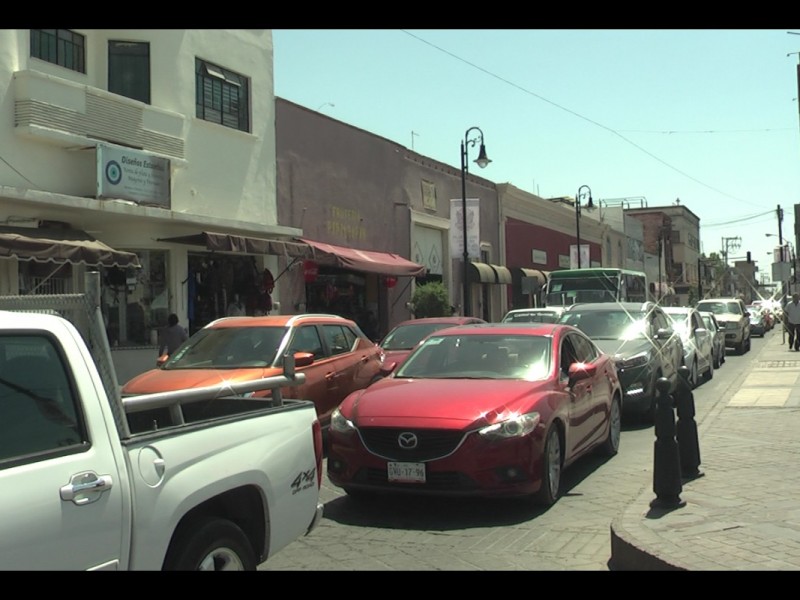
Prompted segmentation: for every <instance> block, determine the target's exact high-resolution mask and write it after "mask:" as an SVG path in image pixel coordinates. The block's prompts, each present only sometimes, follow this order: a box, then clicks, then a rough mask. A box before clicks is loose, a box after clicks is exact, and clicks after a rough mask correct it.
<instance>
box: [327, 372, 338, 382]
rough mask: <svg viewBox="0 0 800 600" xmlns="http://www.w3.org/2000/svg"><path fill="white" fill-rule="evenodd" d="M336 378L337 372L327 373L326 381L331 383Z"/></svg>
mask: <svg viewBox="0 0 800 600" xmlns="http://www.w3.org/2000/svg"><path fill="white" fill-rule="evenodd" d="M334 377H336V372H335V371H334V372H333V373H325V379H326V380H327V381H331V380H332V379H333V378H334Z"/></svg>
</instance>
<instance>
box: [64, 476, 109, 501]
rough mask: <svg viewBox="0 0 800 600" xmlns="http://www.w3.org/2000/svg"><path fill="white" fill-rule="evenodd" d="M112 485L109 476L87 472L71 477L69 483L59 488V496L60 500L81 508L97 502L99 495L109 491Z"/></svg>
mask: <svg viewBox="0 0 800 600" xmlns="http://www.w3.org/2000/svg"><path fill="white" fill-rule="evenodd" d="M113 485H114V482H113V480H112V479H111V475H98V474H97V473H95V472H94V471H87V472H85V473H78V474H77V475H73V476H72V477H71V478H70V482H69V483H68V484H67V485H65V486H62V487H61V489H60V490H59V495H60V496H61V499H62V500H66V501H68V502H72V503H73V504H75V505H76V506H83V505H85V504H91V503H92V502H96V501H97V500H99V499H100V495H101V494H102V493H103V492H105V491H106V490H110V489H111V488H112V487H113Z"/></svg>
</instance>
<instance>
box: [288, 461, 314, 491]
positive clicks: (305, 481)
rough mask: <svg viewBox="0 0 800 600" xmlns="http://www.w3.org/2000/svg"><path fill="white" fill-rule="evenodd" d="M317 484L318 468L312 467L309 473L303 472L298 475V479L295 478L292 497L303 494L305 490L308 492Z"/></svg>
mask: <svg viewBox="0 0 800 600" xmlns="http://www.w3.org/2000/svg"><path fill="white" fill-rule="evenodd" d="M316 483H317V468H316V467H312V468H311V469H309V470H308V471H301V472H300V473H298V474H297V477H295V478H294V480H293V481H292V485H291V488H292V495H294V494H296V493H298V492H302V491H303V490H307V489H308V488H310V487H311V486H312V485H316Z"/></svg>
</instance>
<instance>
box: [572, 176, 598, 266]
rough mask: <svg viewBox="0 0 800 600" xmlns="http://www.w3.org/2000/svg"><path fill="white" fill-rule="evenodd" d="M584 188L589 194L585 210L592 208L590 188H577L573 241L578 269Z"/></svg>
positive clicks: (579, 263) (585, 186)
mask: <svg viewBox="0 0 800 600" xmlns="http://www.w3.org/2000/svg"><path fill="white" fill-rule="evenodd" d="M584 188H586V189H587V190H588V192H589V202H588V204H586V208H587V210H591V209H593V208H594V204H593V203H592V188H590V187H589V186H588V185H582V186H581V187H579V188H578V193H577V194H575V239H576V240H577V244H576V246H577V249H578V268H579V269H580V268H581V195H585V192H584V191H583V189H584Z"/></svg>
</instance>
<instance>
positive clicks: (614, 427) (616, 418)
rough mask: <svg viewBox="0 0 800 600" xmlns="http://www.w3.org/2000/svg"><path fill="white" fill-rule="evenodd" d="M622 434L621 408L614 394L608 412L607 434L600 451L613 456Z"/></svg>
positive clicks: (617, 450) (617, 449)
mask: <svg viewBox="0 0 800 600" xmlns="http://www.w3.org/2000/svg"><path fill="white" fill-rule="evenodd" d="M621 435H622V409H621V408H620V405H619V397H617V396H614V398H612V400H611V409H610V411H609V413H608V435H607V436H606V440H605V442H603V446H602V452H603V454H605V455H606V456H614V455H616V454H617V452H619V441H620V436H621Z"/></svg>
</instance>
